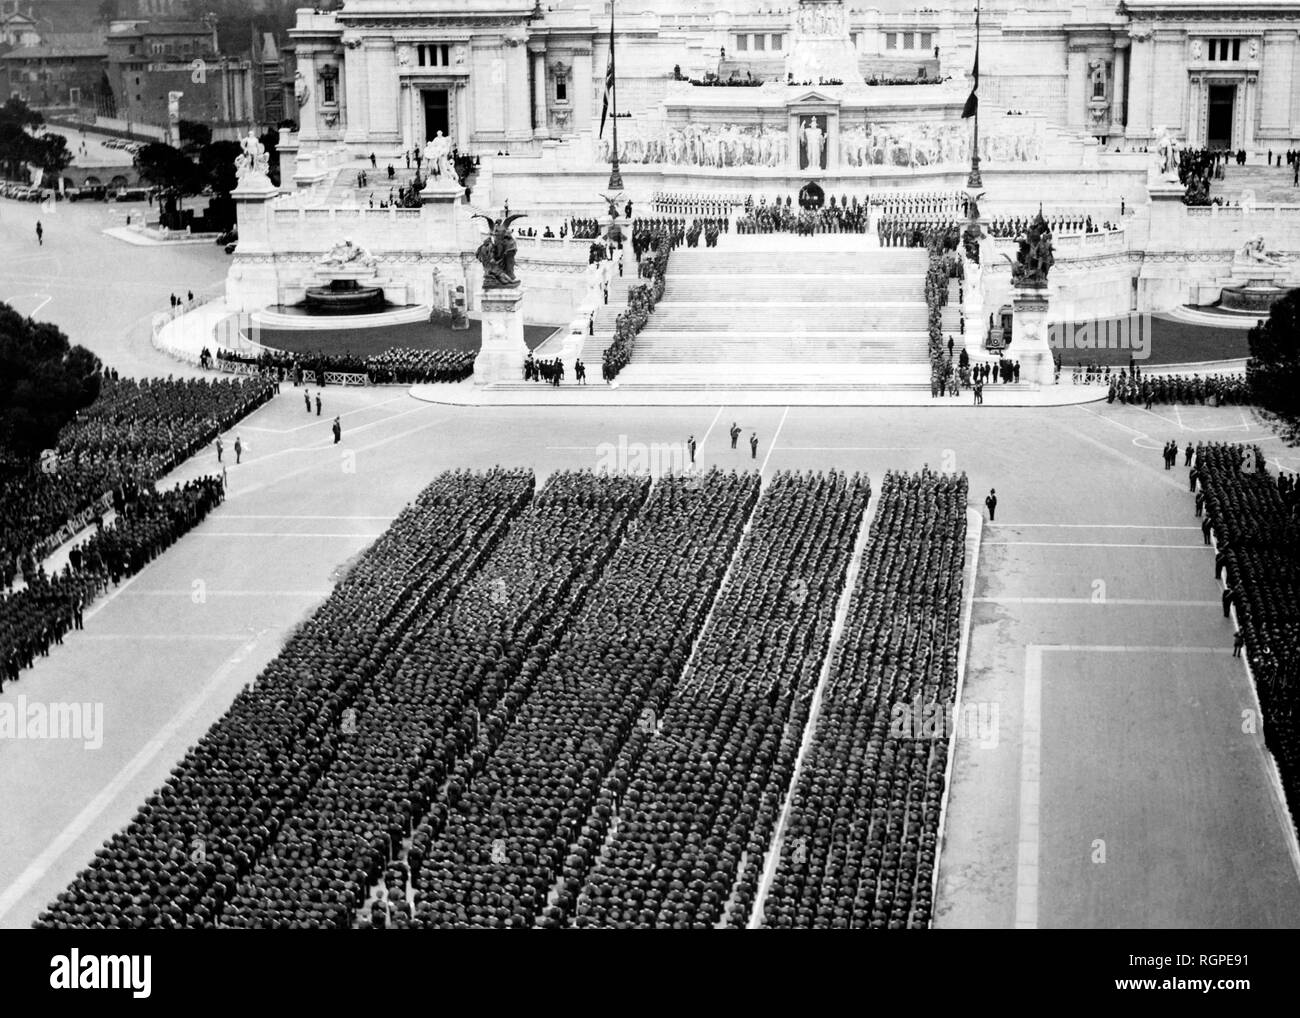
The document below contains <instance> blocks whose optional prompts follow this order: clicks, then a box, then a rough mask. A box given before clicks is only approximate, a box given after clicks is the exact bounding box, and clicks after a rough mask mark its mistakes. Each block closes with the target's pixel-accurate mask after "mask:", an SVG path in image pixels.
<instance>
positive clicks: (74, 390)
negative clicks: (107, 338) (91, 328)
mask: <svg viewBox="0 0 1300 1018" xmlns="http://www.w3.org/2000/svg"><path fill="white" fill-rule="evenodd" d="M99 371H100V363H99V358H98V357H96V356H95V355H94V354H93V353H91V352H90V351H89V350H87V349H86V348H85V347H83V346H71V345H70V344H69V343H68V337H67V336H65V335H64V334H63V333H62V332H61V331H60V330H59V329H58V328H57V327H56V326H54V325H51V324H50V323H49V322H36V321H33V320H32V319H30V318H24V317H23V316H22V315H20V314H19V313H18V312H17V311H15V310H14V309H13V308H12V307H10V306H9V305H8V304H4V303H0V451H3V453H4V454H5V455H6V456H7V457H8V458H10V459H17V460H19V461H24V462H27V461H31V460H33V459H34V458H35V457H36V456H37V455H39V453H40V451H41V450H42V449H48V448H51V447H52V446H53V445H54V443H55V440H56V439H57V438H58V434H59V429H60V428H62V427H63V425H65V424H66V423H67V422H68V421H70V420H72V417H73V415H74V414H75V413H76V412H77V411H78V410H80V409H81V408H82V407H86V406H89V405H90V404H91V403H92V402H94V400H95V397H96V396H97V395H98V394H99V380H100V378H99Z"/></svg>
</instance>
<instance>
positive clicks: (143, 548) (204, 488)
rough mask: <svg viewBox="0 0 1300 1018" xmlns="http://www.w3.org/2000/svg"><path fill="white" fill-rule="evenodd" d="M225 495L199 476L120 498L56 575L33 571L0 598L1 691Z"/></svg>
mask: <svg viewBox="0 0 1300 1018" xmlns="http://www.w3.org/2000/svg"><path fill="white" fill-rule="evenodd" d="M224 490H225V489H224V486H223V482H222V479H221V478H220V477H201V478H199V479H197V480H194V481H187V482H186V483H185V484H183V485H181V484H177V485H176V486H175V487H173V488H171V489H167V490H164V491H162V492H158V491H155V490H153V489H152V488H150V487H140V488H138V489H128V490H126V491H123V492H119V493H118V498H117V505H118V506H120V509H119V510H118V512H117V515H116V517H115V518H114V519H113V520H112V521H111V522H109V523H107V524H105V523H103V522H102V520H101V522H100V524H99V526H98V527H97V528H96V530H95V532H94V533H92V534H91V536H90V537H89V538H88V539H87V540H86V541H84V542H83V543H81V544H79V545H77V546H76V547H74V548H73V549H72V550H71V552H70V553H69V559H68V563H67V565H65V566H64V568H63V569H62V570H61V571H59V572H56V573H54V574H52V575H47V574H46V573H45V571H44V570H43V569H38V570H37V571H36V572H35V574H34V575H32V576H31V577H30V578H29V579H28V581H27V583H26V585H25V586H23V587H21V588H20V589H18V590H12V591H6V592H4V593H0V690H2V689H3V687H4V683H5V682H6V681H16V680H17V679H18V676H19V673H20V672H21V671H22V669H23V668H30V667H31V666H32V664H33V662H34V659H35V657H36V656H37V655H45V654H48V653H49V648H50V645H51V644H54V643H62V642H63V636H64V634H65V633H67V632H68V631H69V630H71V629H74V628H75V629H80V628H81V627H82V616H83V613H84V611H85V609H86V606H87V605H89V604H90V603H91V602H92V601H93V600H94V599H95V597H96V596H98V594H99V593H100V592H101V591H102V590H104V589H106V588H107V587H108V586H109V585H110V584H112V585H114V586H116V585H117V584H118V583H119V582H121V581H122V580H123V579H126V578H127V577H130V576H134V575H135V574H136V573H138V572H139V571H140V570H141V569H143V568H144V567H145V566H146V565H148V563H149V562H151V561H152V560H153V559H155V558H156V557H157V556H159V555H161V554H162V553H163V552H164V551H165V550H166V549H167V548H169V547H170V546H171V545H172V544H174V543H175V542H176V541H177V540H179V539H180V538H181V537H182V536H183V535H185V534H186V533H188V532H189V531H190V530H191V529H193V528H194V527H195V526H197V525H198V524H199V523H201V522H202V521H203V519H204V518H205V517H206V516H207V514H208V512H209V511H211V510H212V509H213V508H215V507H216V506H217V505H219V504H220V503H221V501H222V499H223V498H224Z"/></svg>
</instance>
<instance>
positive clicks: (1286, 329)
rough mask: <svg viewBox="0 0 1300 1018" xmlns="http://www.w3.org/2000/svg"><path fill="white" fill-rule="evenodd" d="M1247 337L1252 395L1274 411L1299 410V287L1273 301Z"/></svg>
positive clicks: (1295, 411) (1247, 364) (1247, 365)
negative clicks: (1264, 317) (1264, 319)
mask: <svg viewBox="0 0 1300 1018" xmlns="http://www.w3.org/2000/svg"><path fill="white" fill-rule="evenodd" d="M1247 338H1248V340H1249V342H1250V360H1249V361H1247V362H1246V378H1247V380H1248V381H1249V382H1250V386H1251V391H1252V393H1253V395H1254V397H1255V399H1256V400H1258V401H1259V402H1260V403H1261V404H1262V405H1264V406H1266V407H1268V408H1269V409H1270V410H1274V411H1276V412H1278V413H1282V414H1286V415H1288V416H1295V415H1296V414H1297V413H1300V290H1292V291H1291V292H1290V293H1288V294H1287V295H1286V296H1285V297H1283V298H1282V299H1281V300H1279V301H1277V302H1276V303H1275V304H1274V305H1273V307H1272V308H1271V309H1270V311H1269V315H1268V319H1267V320H1266V321H1263V322H1261V323H1260V324H1258V325H1256V326H1255V327H1254V328H1252V329H1251V330H1250V333H1249V335H1248V337H1247Z"/></svg>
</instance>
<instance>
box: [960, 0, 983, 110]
mask: <svg viewBox="0 0 1300 1018" xmlns="http://www.w3.org/2000/svg"><path fill="white" fill-rule="evenodd" d="M970 73H971V77H972V78H974V79H975V80H974V82H972V83H971V88H970V95H968V96H967V97H966V105H965V106H963V107H962V108H961V118H962V120H968V119H969V118H971V117H973V116H975V114H976V113H978V112H979V106H980V97H979V88H980V9H979V7H978V6H976V8H975V66H974V67H972V68H971V72H970Z"/></svg>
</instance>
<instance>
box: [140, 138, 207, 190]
mask: <svg viewBox="0 0 1300 1018" xmlns="http://www.w3.org/2000/svg"><path fill="white" fill-rule="evenodd" d="M135 163H136V166H137V167H138V168H139V170H140V176H141V177H143V178H144V179H145V180H147V181H149V183H151V184H153V185H155V186H157V187H161V188H163V189H164V190H167V191H171V192H174V193H175V194H177V195H178V196H179V195H185V194H196V193H197V192H198V191H199V190H200V189H201V188H202V187H203V184H202V183H201V178H202V174H201V173H200V172H199V168H198V167H197V166H196V165H195V164H194V161H193V160H192V159H190V157H189V156H187V155H186V154H185V153H184V152H182V151H181V150H180V149H178V148H173V147H172V146H171V145H164V144H163V143H162V142H160V141H156V142H150V143H149V144H148V145H145V146H144V147H143V148H142V149H140V151H139V153H137V155H136V157H135Z"/></svg>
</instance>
